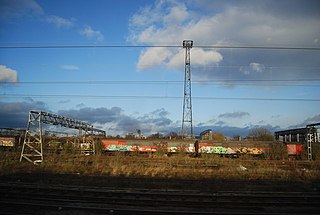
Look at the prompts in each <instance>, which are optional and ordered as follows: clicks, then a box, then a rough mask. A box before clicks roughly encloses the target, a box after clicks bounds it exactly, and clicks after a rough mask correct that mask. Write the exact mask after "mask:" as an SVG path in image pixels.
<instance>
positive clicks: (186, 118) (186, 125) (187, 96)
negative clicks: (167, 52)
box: [181, 40, 193, 139]
mask: <svg viewBox="0 0 320 215" xmlns="http://www.w3.org/2000/svg"><path fill="white" fill-rule="evenodd" d="M192 46H193V41H192V40H184V41H183V48H185V49H186V55H185V66H184V96H183V116H182V131H181V132H182V134H181V135H182V138H183V139H184V138H193V126H192V103H191V69H190V49H191V48H192Z"/></svg>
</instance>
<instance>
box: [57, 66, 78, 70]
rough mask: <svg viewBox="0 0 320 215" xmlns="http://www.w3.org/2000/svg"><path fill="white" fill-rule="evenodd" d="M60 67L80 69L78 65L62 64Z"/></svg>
mask: <svg viewBox="0 0 320 215" xmlns="http://www.w3.org/2000/svg"><path fill="white" fill-rule="evenodd" d="M60 68H61V69H64V70H79V69H80V68H79V67H78V66H75V65H61V66H60Z"/></svg>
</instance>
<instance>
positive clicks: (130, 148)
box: [101, 139, 269, 157]
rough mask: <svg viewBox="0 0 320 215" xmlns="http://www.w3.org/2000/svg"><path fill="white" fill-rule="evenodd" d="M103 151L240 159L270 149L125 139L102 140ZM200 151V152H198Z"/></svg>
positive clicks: (203, 142) (259, 154)
mask: <svg viewBox="0 0 320 215" xmlns="http://www.w3.org/2000/svg"><path fill="white" fill-rule="evenodd" d="M101 144H102V148H103V151H104V152H106V153H109V152H127V153H130V152H139V153H156V152H162V153H165V154H168V155H171V154H176V153H189V154H198V153H200V154H216V155H220V156H225V157H238V156H240V155H252V156H262V155H263V154H265V153H266V152H267V151H268V150H269V148H268V146H267V145H265V147H245V146H234V145H236V144H230V145H233V146H222V144H220V145H219V144H218V143H214V142H209V141H208V142H205V141H200V142H198V141H182V140H181V141H160V142H159V141H151V140H125V139H115V140H109V139H103V140H101ZM197 149H198V150H197Z"/></svg>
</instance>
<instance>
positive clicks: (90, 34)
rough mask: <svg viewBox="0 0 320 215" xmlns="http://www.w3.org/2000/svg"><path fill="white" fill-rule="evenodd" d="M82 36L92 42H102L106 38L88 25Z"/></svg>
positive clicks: (81, 32) (82, 31)
mask: <svg viewBox="0 0 320 215" xmlns="http://www.w3.org/2000/svg"><path fill="white" fill-rule="evenodd" d="M80 34H81V35H84V36H85V37H86V38H88V39H91V40H98V41H102V40H103V39H104V36H103V34H102V33H101V32H100V31H97V30H93V29H92V27H91V26H89V25H86V26H85V27H84V28H83V29H82V30H80Z"/></svg>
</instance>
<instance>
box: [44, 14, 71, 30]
mask: <svg viewBox="0 0 320 215" xmlns="http://www.w3.org/2000/svg"><path fill="white" fill-rule="evenodd" d="M46 20H47V22H48V23H51V24H54V25H55V26H56V27H58V28H61V27H65V28H69V27H72V26H73V25H74V22H75V19H65V18H62V17H60V16H54V15H51V16H48V17H47V19H46Z"/></svg>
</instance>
